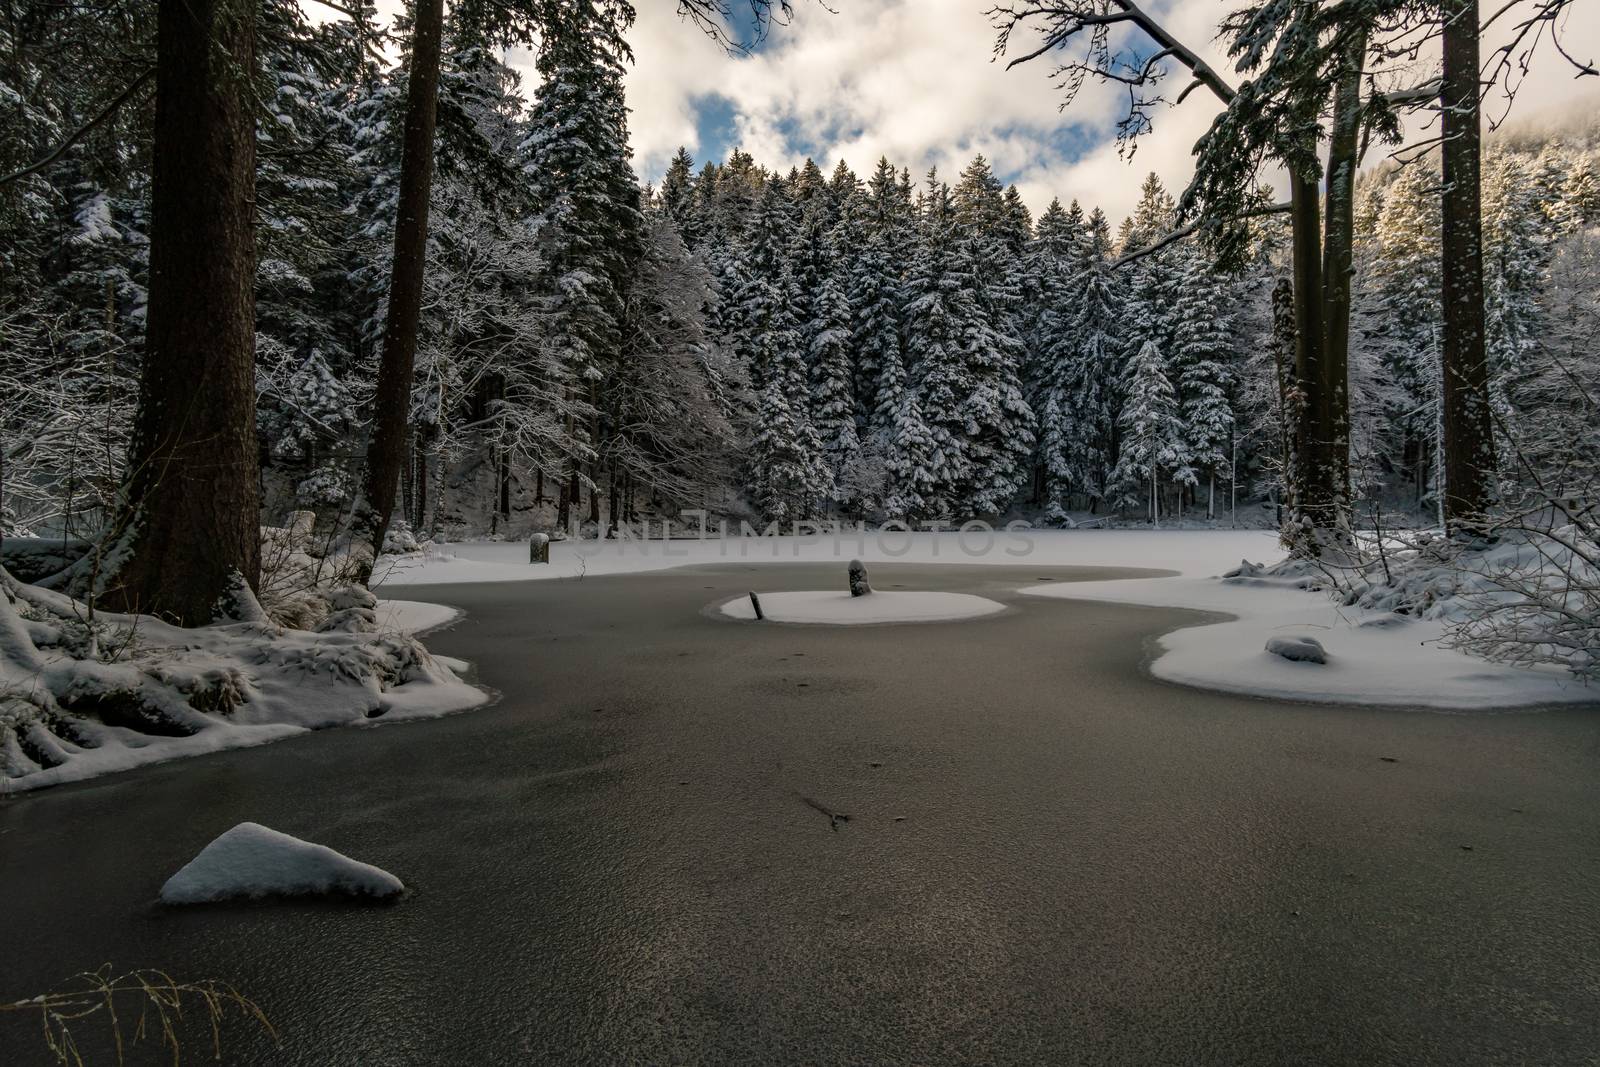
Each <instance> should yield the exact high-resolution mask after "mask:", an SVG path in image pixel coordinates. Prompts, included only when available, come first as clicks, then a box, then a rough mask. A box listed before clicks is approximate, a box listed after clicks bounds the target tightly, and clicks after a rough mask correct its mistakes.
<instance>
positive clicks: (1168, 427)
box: [1112, 341, 1182, 525]
mask: <svg viewBox="0 0 1600 1067" xmlns="http://www.w3.org/2000/svg"><path fill="white" fill-rule="evenodd" d="M1123 392H1124V395H1125V396H1126V402H1125V403H1124V405H1123V408H1122V414H1121V415H1120V416H1119V418H1118V424H1119V425H1120V426H1121V428H1122V450H1121V452H1120V453H1119V455H1118V456H1117V468H1116V472H1115V473H1114V474H1113V476H1112V477H1113V481H1114V482H1115V484H1116V485H1117V488H1118V494H1119V500H1120V502H1121V503H1122V504H1123V505H1124V506H1128V505H1133V504H1137V503H1139V502H1140V499H1141V497H1143V499H1144V501H1145V503H1146V506H1147V508H1148V512H1147V513H1148V515H1149V517H1150V521H1151V523H1152V524H1156V525H1159V524H1160V522H1161V492H1160V486H1161V474H1162V472H1163V471H1171V470H1172V469H1173V468H1174V467H1175V466H1177V464H1178V463H1179V462H1180V461H1181V451H1180V450H1181V446H1182V441H1181V439H1180V433H1179V431H1180V421H1179V413H1178V398H1177V394H1176V393H1175V392H1174V391H1173V388H1172V382H1171V381H1170V380H1169V379H1168V377H1167V367H1166V360H1165V359H1164V358H1162V355H1161V351H1160V350H1159V349H1158V348H1156V345H1155V342H1154V341H1146V342H1145V343H1144V344H1143V345H1142V346H1141V347H1140V349H1139V351H1138V353H1136V354H1135V355H1134V357H1133V359H1132V360H1131V361H1130V362H1129V363H1128V367H1127V370H1126V372H1125V375H1124V379H1123Z"/></svg>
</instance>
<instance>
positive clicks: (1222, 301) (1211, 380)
mask: <svg viewBox="0 0 1600 1067" xmlns="http://www.w3.org/2000/svg"><path fill="white" fill-rule="evenodd" d="M1175 258H1176V264H1175V266H1176V274H1177V283H1176V285H1175V286H1174V288H1173V302H1172V318H1173V329H1172V331H1171V332H1172V338H1173V342H1172V343H1173V350H1172V360H1171V366H1172V369H1173V376H1174V378H1175V380H1176V381H1175V384H1176V385H1177V389H1178V399H1179V405H1180V415H1181V420H1182V436H1181V445H1180V460H1181V461H1180V463H1179V466H1178V468H1177V469H1176V470H1175V471H1173V475H1172V477H1173V481H1175V482H1177V483H1178V484H1179V485H1180V486H1183V485H1193V486H1202V485H1203V487H1204V490H1205V494H1206V518H1208V519H1210V518H1215V517H1216V487H1217V479H1218V477H1219V476H1220V475H1226V474H1227V473H1228V465H1229V463H1230V457H1231V453H1232V444H1233V437H1234V412H1233V401H1232V394H1233V385H1234V365H1235V363H1236V362H1237V353H1236V352H1235V351H1234V350H1233V336H1234V335H1233V326H1232V322H1231V321H1230V319H1231V312H1230V307H1231V305H1232V304H1233V303H1234V302H1235V298H1234V294H1233V293H1232V292H1231V286H1230V283H1229V280H1228V279H1225V278H1222V277H1220V276H1219V275H1218V274H1217V272H1216V271H1215V270H1214V269H1213V267H1212V263H1211V260H1210V257H1208V256H1207V255H1206V254H1205V253H1204V251H1202V250H1201V249H1200V248H1197V247H1195V246H1193V245H1192V244H1191V245H1189V246H1187V247H1184V248H1182V249H1180V250H1179V251H1178V253H1177V255H1176V257H1175Z"/></svg>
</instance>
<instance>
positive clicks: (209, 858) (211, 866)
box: [161, 822, 405, 904]
mask: <svg viewBox="0 0 1600 1067" xmlns="http://www.w3.org/2000/svg"><path fill="white" fill-rule="evenodd" d="M404 890H405V886H404V884H402V883H401V881H400V879H398V878H396V877H395V876H394V875H392V874H390V873H389V872H388V871H385V870H383V869H381V868H378V867H374V866H372V865H371V864H369V863H361V862H359V861H357V860H353V859H351V858H350V857H349V856H346V855H344V854H343V853H340V852H335V851H334V850H333V849H331V848H328V847H326V846H324V845H314V844H312V843H311V842H309V841H302V840H300V839H299V838H298V837H291V836H289V835H288V834H283V833H279V832H278V831H277V830H272V829H269V828H267V827H265V826H262V825H261V824H260V823H253V822H242V823H240V824H239V825H238V826H235V827H234V828H233V829H232V830H229V831H228V832H227V833H225V834H223V835H222V836H220V837H218V838H217V839H216V840H214V841H212V842H211V843H210V844H209V845H207V846H206V847H205V848H203V849H201V850H200V854H199V855H198V856H196V857H195V858H194V859H192V860H190V861H189V862H188V863H187V864H185V865H184V866H183V868H182V869H181V870H179V871H178V873H177V874H174V875H173V876H172V877H171V878H169V879H167V883H166V885H163V886H162V887H161V900H162V903H164V904H202V903H206V902H208V901H216V900H236V899H259V898H261V897H289V896H344V897H374V898H384V897H393V896H397V895H398V894H400V893H402V892H404Z"/></svg>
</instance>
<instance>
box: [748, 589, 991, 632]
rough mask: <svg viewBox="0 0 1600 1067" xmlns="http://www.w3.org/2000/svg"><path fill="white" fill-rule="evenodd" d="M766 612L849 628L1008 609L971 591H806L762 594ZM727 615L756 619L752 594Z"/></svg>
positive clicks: (776, 616)
mask: <svg viewBox="0 0 1600 1067" xmlns="http://www.w3.org/2000/svg"><path fill="white" fill-rule="evenodd" d="M761 609H762V613H763V614H764V615H765V616H766V618H767V619H768V620H770V621H772V622H802V623H821V624H826V625H833V626H849V625H855V624H861V623H882V622H950V621H952V620H955V619H969V618H976V617H978V616H980V615H993V614H994V613H995V612H997V611H1004V610H1005V605H1004V604H1001V603H999V602H997V601H994V600H990V599H989V598H987V597H981V596H973V595H972V594H970V593H935V592H919V593H885V592H883V591H882V590H878V591H876V592H874V593H873V594H872V595H871V596H852V595H851V594H850V592H849V591H848V590H844V591H840V592H834V591H832V590H807V591H799V592H784V593H762V594H761ZM721 610H722V613H723V614H724V615H731V616H732V617H734V618H735V619H754V618H755V617H756V612H755V607H754V606H753V605H752V604H751V603H750V598H749V597H748V596H742V597H738V598H736V599H734V600H730V601H728V602H727V603H726V604H723V605H722V609H721Z"/></svg>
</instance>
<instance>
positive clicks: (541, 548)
mask: <svg viewBox="0 0 1600 1067" xmlns="http://www.w3.org/2000/svg"><path fill="white" fill-rule="evenodd" d="M528 562H529V563H549V562H550V535H549V534H542V533H536V534H534V535H533V537H532V538H531V539H530V540H529V541H528Z"/></svg>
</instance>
